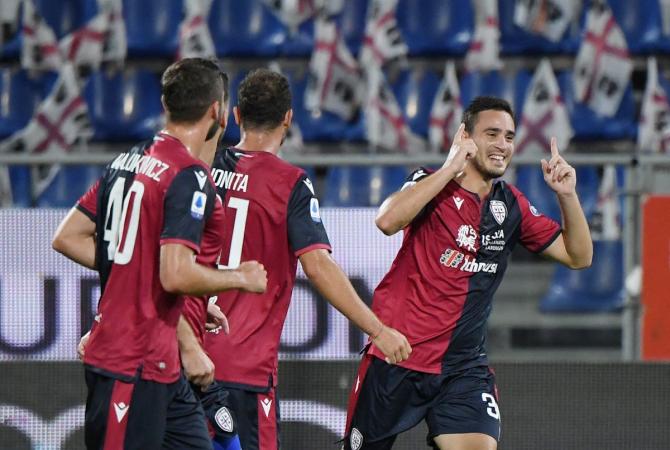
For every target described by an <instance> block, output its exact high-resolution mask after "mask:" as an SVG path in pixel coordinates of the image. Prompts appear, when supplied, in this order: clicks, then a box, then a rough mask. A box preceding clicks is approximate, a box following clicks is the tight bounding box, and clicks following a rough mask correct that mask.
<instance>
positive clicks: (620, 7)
mask: <svg viewBox="0 0 670 450" xmlns="http://www.w3.org/2000/svg"><path fill="white" fill-rule="evenodd" d="M609 4H610V6H611V7H612V12H613V13H614V16H615V18H616V21H617V23H618V24H619V26H621V28H622V29H623V32H624V34H625V35H626V41H627V43H628V49H629V50H630V51H631V53H635V54H637V53H654V52H656V51H658V50H662V51H666V52H667V51H668V50H670V37H668V36H666V35H663V24H662V18H661V10H660V4H659V0H638V1H636V2H630V1H626V0H609Z"/></svg>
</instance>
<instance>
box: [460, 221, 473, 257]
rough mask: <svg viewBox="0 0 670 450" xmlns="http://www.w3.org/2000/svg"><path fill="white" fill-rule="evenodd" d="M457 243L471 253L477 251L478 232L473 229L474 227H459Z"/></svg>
mask: <svg viewBox="0 0 670 450" xmlns="http://www.w3.org/2000/svg"><path fill="white" fill-rule="evenodd" d="M456 243H457V244H458V246H459V247H461V248H464V249H466V250H468V251H470V252H476V251H477V232H476V231H475V229H474V228H472V225H461V226H460V227H458V235H457V236H456Z"/></svg>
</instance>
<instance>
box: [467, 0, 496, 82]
mask: <svg viewBox="0 0 670 450" xmlns="http://www.w3.org/2000/svg"><path fill="white" fill-rule="evenodd" d="M472 2H473V4H474V7H475V32H474V35H473V38H472V41H471V42H470V48H468V52H467V53H466V55H465V68H466V70H468V71H476V70H483V71H489V70H495V69H499V68H501V67H502V61H501V60H500V28H499V21H498V0H472Z"/></svg>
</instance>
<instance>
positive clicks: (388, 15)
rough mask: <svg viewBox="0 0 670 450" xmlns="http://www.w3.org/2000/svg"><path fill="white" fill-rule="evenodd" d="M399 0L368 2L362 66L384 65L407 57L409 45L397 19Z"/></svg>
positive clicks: (361, 54) (373, 0)
mask: <svg viewBox="0 0 670 450" xmlns="http://www.w3.org/2000/svg"><path fill="white" fill-rule="evenodd" d="M397 4H398V0H371V1H370V3H369V4H368V15H367V22H366V25H365V37H364V38H363V47H362V48H361V53H360V57H359V58H360V62H361V66H362V67H366V66H370V65H375V66H378V67H382V66H384V64H386V63H387V62H388V61H391V60H397V59H401V58H403V57H405V56H406V55H407V52H408V48H407V45H406V44H405V41H404V40H403V37H402V35H401V34H400V29H399V28H398V23H397V21H396V6H397Z"/></svg>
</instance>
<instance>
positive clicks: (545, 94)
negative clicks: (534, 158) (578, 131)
mask: <svg viewBox="0 0 670 450" xmlns="http://www.w3.org/2000/svg"><path fill="white" fill-rule="evenodd" d="M573 135H574V132H573V129H572V125H571V124H570V115H569V114H568V110H567V108H566V107H565V104H564V103H563V99H562V98H561V92H560V90H559V87H558V82H557V81H556V77H555V76H554V71H553V69H552V68H551V63H550V62H549V60H548V59H547V58H545V59H543V60H542V61H541V62H540V65H539V66H538V68H537V70H536V71H535V74H534V75H533V79H532V80H531V82H530V85H529V86H528V91H527V94H526V100H525V101H524V104H523V110H522V113H521V120H520V125H519V129H518V131H517V137H516V152H517V153H519V154H521V153H530V154H534V155H545V154H549V153H551V144H550V143H551V137H552V136H555V137H556V143H557V144H558V147H559V148H567V146H568V144H569V143H570V139H571V138H572V136H573Z"/></svg>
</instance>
